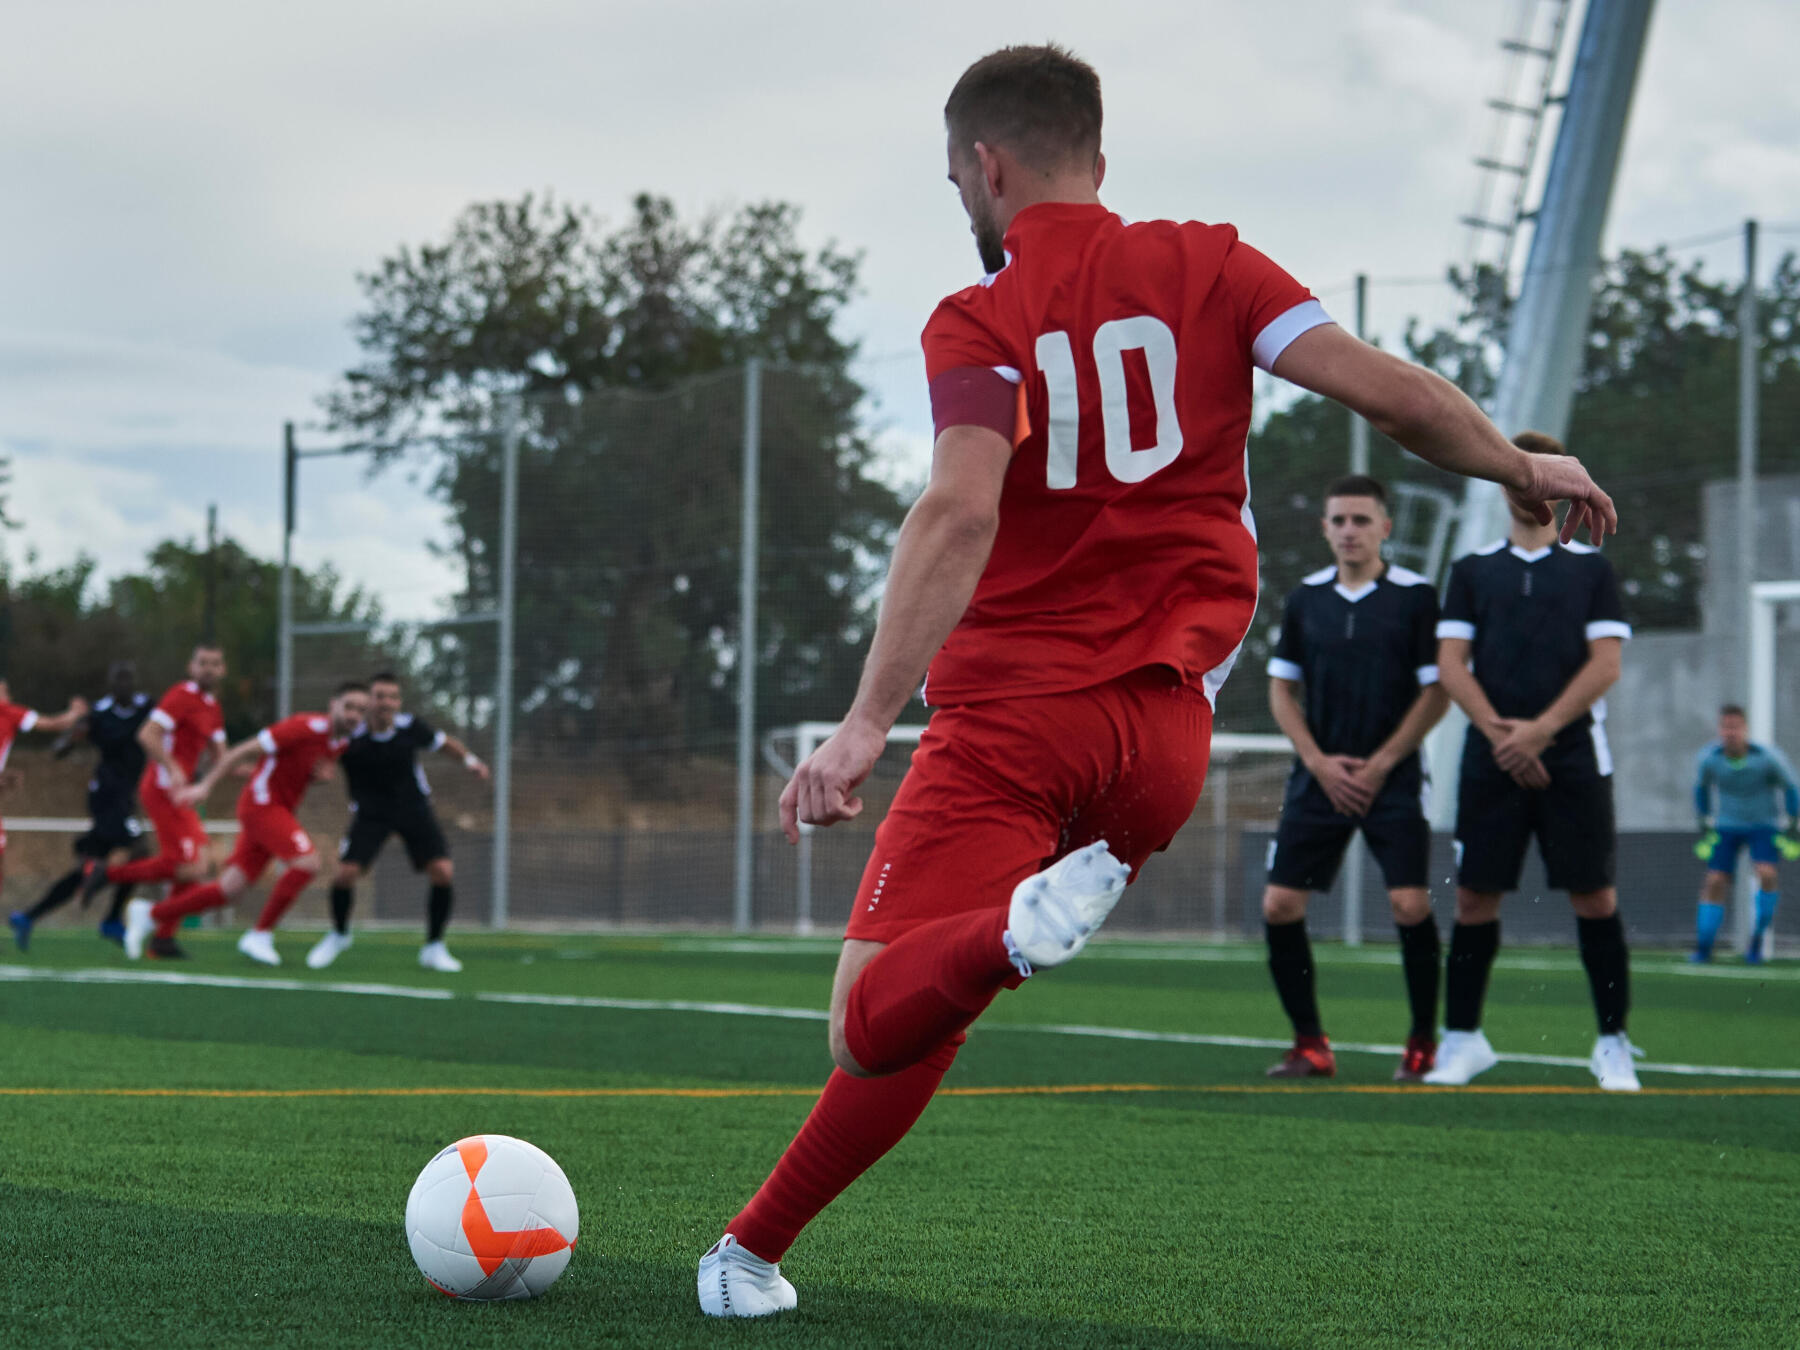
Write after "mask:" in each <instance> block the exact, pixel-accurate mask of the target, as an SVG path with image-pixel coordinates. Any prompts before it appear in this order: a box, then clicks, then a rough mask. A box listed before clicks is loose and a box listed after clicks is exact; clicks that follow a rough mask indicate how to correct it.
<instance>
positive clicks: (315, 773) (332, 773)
mask: <svg viewBox="0 0 1800 1350" xmlns="http://www.w3.org/2000/svg"><path fill="white" fill-rule="evenodd" d="M336 777H337V765H335V764H333V763H332V762H331V761H330V760H328V759H321V760H315V761H314V762H313V767H312V780H313V782H315V783H329V782H330V781H331V780H332V779H334V778H336Z"/></svg>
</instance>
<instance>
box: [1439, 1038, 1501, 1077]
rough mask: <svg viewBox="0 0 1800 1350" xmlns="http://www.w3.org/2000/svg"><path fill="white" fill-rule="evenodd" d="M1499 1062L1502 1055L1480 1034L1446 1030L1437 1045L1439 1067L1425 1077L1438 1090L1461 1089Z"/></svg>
mask: <svg viewBox="0 0 1800 1350" xmlns="http://www.w3.org/2000/svg"><path fill="white" fill-rule="evenodd" d="M1499 1062H1500V1056H1498V1055H1496V1054H1495V1053H1494V1047H1493V1046H1491V1045H1489V1044H1488V1038H1487V1037H1486V1036H1485V1035H1483V1034H1482V1033H1481V1032H1479V1031H1446V1032H1445V1033H1444V1039H1443V1041H1442V1042H1441V1043H1440V1044H1439V1045H1438V1052H1437V1065H1436V1066H1435V1067H1434V1068H1433V1069H1432V1070H1431V1072H1430V1073H1428V1074H1426V1075H1425V1081H1426V1082H1427V1083H1436V1084H1437V1085H1438V1086H1439V1087H1462V1086H1463V1085H1464V1084H1465V1083H1467V1082H1468V1081H1469V1080H1470V1079H1471V1078H1473V1077H1475V1075H1476V1074H1479V1073H1486V1072H1487V1071H1488V1070H1489V1069H1491V1068H1493V1067H1494V1065H1496V1064H1498V1063H1499Z"/></svg>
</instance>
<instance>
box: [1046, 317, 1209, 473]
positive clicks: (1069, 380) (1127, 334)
mask: <svg viewBox="0 0 1800 1350" xmlns="http://www.w3.org/2000/svg"><path fill="white" fill-rule="evenodd" d="M1134 350H1135V351H1141V352H1142V353H1143V354H1144V364H1145V365H1146V366H1147V367H1149V370H1150V393H1151V396H1152V397H1153V398H1154V399H1155V401H1156V444H1155V445H1152V446H1151V447H1150V448H1149V449H1147V450H1133V449H1132V448H1131V404H1130V401H1129V399H1128V398H1127V395H1126V389H1125V353H1126V352H1128V351H1134ZM1036 355H1037V364H1038V369H1039V370H1041V371H1043V372H1044V384H1045V386H1046V388H1047V389H1048V391H1049V394H1050V425H1049V427H1048V429H1047V434H1048V438H1049V442H1050V453H1049V456H1048V458H1047V459H1046V461H1045V471H1044V482H1045V485H1046V486H1048V487H1051V488H1072V487H1074V486H1075V473H1076V453H1077V449H1078V447H1079V446H1080V444H1081V394H1080V391H1079V389H1078V388H1077V386H1076V383H1075V347H1074V344H1072V343H1071V342H1070V341H1069V335H1068V334H1067V333H1063V332H1056V333H1045V334H1044V335H1043V336H1042V337H1040V338H1039V339H1038V340H1037V351H1036ZM1094 370H1095V373H1096V374H1097V375H1098V376H1099V377H1100V422H1101V429H1102V430H1103V431H1104V432H1105V434H1106V467H1107V470H1108V471H1109V472H1110V473H1111V474H1112V476H1113V477H1114V478H1116V479H1118V480H1119V481H1120V482H1121V483H1141V482H1143V481H1144V480H1145V479H1146V478H1148V477H1149V476H1150V475H1151V474H1153V473H1155V472H1156V471H1157V470H1159V469H1166V468H1168V467H1169V465H1171V464H1173V463H1174V462H1175V460H1176V459H1177V457H1179V456H1180V454H1181V423H1180V421H1179V420H1178V419H1177V418H1176V415H1175V334H1174V333H1172V332H1170V331H1169V325H1168V324H1166V323H1164V322H1163V321H1162V320H1161V319H1158V318H1154V317H1152V316H1151V315H1148V314H1134V315H1132V316H1131V317H1130V318H1128V319H1109V320H1107V321H1106V322H1105V323H1103V324H1101V325H1100V327H1099V328H1098V329H1097V330H1096V331H1095V333H1094Z"/></svg>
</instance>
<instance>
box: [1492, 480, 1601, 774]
mask: <svg viewBox="0 0 1800 1350" xmlns="http://www.w3.org/2000/svg"><path fill="white" fill-rule="evenodd" d="M1526 458H1527V459H1529V460H1530V461H1531V483H1530V485H1529V486H1527V487H1525V488H1522V489H1521V488H1509V489H1507V491H1508V492H1509V493H1510V494H1511V496H1512V498H1513V500H1514V501H1516V502H1517V503H1518V504H1519V505H1520V506H1521V507H1523V508H1524V509H1525V510H1527V511H1529V512H1531V513H1532V515H1534V516H1535V517H1536V518H1537V522H1538V524H1540V525H1548V524H1549V523H1550V522H1551V521H1552V520H1553V519H1555V512H1554V510H1553V509H1552V508H1553V507H1554V505H1555V503H1557V502H1563V501H1566V502H1567V503H1568V504H1569V513H1568V515H1566V516H1564V517H1563V523H1562V532H1561V536H1560V537H1561V539H1562V542H1563V543H1565V544H1566V543H1568V542H1569V541H1570V540H1572V539H1573V538H1574V537H1575V535H1576V534H1577V532H1579V531H1580V529H1581V527H1582V526H1583V525H1586V526H1587V532H1588V538H1589V540H1590V541H1592V543H1593V545H1594V547H1596V548H1598V547H1599V546H1600V543H1601V541H1602V540H1604V539H1605V538H1606V536H1607V535H1609V534H1617V533H1618V532H1619V513H1618V511H1617V510H1616V509H1615V508H1614V506H1613V499H1612V498H1611V497H1609V496H1607V495H1606V493H1604V492H1602V491H1601V490H1600V486H1599V484H1597V483H1596V482H1594V480H1593V478H1592V477H1590V476H1589V474H1588V471H1587V469H1586V468H1585V467H1583V465H1582V463H1581V461H1580V460H1578V459H1576V458H1575V457H1574V456H1573V455H1528V456H1526ZM1545 781H1546V782H1547V781H1548V778H1546V780H1545Z"/></svg>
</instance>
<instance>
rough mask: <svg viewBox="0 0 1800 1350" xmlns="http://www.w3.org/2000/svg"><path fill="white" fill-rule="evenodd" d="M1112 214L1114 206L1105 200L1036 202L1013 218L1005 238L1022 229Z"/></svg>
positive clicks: (1098, 217)
mask: <svg viewBox="0 0 1800 1350" xmlns="http://www.w3.org/2000/svg"><path fill="white" fill-rule="evenodd" d="M1112 214H1113V210H1112V208H1111V207H1110V206H1107V205H1106V204H1105V203H1104V202H1034V203H1033V204H1032V205H1030V206H1027V207H1026V208H1025V209H1024V210H1022V211H1020V212H1019V214H1018V215H1016V216H1014V217H1013V218H1012V224H1010V225H1008V226H1007V227H1006V236H1005V239H1006V240H1011V239H1012V237H1013V236H1014V235H1015V234H1018V233H1019V232H1020V231H1021V230H1030V229H1036V228H1037V227H1038V226H1040V225H1043V226H1051V225H1060V224H1065V223H1067V222H1069V221H1079V220H1100V219H1101V218H1103V217H1105V216H1110V215H1112ZM1003 242H1004V241H1003Z"/></svg>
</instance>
